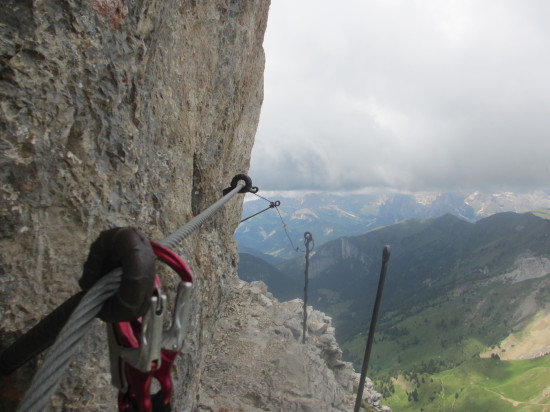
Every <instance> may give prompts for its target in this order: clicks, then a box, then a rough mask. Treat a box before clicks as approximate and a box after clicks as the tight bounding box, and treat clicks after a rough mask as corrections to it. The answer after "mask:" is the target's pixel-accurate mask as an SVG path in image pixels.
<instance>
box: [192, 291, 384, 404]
mask: <svg viewBox="0 0 550 412" xmlns="http://www.w3.org/2000/svg"><path fill="white" fill-rule="evenodd" d="M258 283H259V282H253V283H252V284H248V283H246V282H243V281H238V282H237V283H236V285H235V287H234V288H233V291H232V294H231V299H230V300H229V303H228V305H227V307H226V310H225V312H224V314H223V321H222V322H220V323H219V324H218V327H217V328H216V332H215V333H214V335H213V336H212V348H215V351H213V352H209V353H208V355H207V356H206V367H205V369H204V373H203V375H202V376H201V388H200V392H199V402H198V404H199V410H201V411H218V410H231V411H233V410H235V411H308V412H309V411H327V412H329V411H333V412H337V411H350V410H353V406H354V403H355V394H354V387H356V386H357V384H358V382H359V379H358V374H357V373H355V370H354V369H353V366H352V365H351V363H348V362H344V361H342V351H341V349H340V348H339V346H338V344H337V342H336V338H335V336H334V328H333V327H332V326H331V322H332V320H331V318H330V317H328V316H326V315H325V314H323V313H321V312H319V311H316V310H314V309H313V308H311V307H308V331H307V342H306V344H305V345H304V344H302V324H301V322H302V307H303V302H302V301H301V300H299V299H296V300H292V301H289V302H279V301H277V300H276V299H274V298H273V297H272V296H269V295H268V294H266V293H265V292H264V290H265V286H263V287H259V286H258ZM258 295H261V296H263V298H258ZM266 299H267V300H269V301H270V303H269V304H267V303H266ZM235 324H238V325H239V327H232V325H235ZM298 326H299V327H298ZM364 399H365V401H366V402H368V403H369V404H370V405H371V407H372V408H373V410H379V409H380V408H381V407H380V406H379V405H380V403H379V401H380V399H381V395H380V394H378V393H377V392H376V391H374V389H373V387H372V382H371V381H370V380H367V385H365V391H364ZM376 404H377V405H376ZM380 410H381V409H380Z"/></svg>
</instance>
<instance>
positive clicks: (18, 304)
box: [0, 0, 269, 411]
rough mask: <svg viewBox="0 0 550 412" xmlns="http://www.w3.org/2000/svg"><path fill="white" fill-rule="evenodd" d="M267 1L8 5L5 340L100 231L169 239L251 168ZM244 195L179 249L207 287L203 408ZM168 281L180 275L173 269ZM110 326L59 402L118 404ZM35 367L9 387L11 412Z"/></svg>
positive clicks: (72, 280)
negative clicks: (136, 231) (132, 230)
mask: <svg viewBox="0 0 550 412" xmlns="http://www.w3.org/2000/svg"><path fill="white" fill-rule="evenodd" d="M268 8H269V1H265V0H232V1H229V2H228V1H225V0H214V1H207V2H199V1H191V0H150V1H139V0H138V1H124V0H90V1H79V0H67V1H58V0H4V1H2V6H1V10H2V11H1V12H0V165H1V167H0V312H1V313H2V315H1V316H0V350H1V349H2V347H6V346H7V345H9V344H10V343H11V342H13V341H14V340H15V339H16V338H17V337H18V336H19V335H20V334H21V333H23V332H24V331H26V330H28V329H29V328H30V327H31V326H33V325H34V324H35V323H36V322H37V321H38V320H40V319H41V318H43V317H44V316H45V315H46V314H48V313H49V312H50V311H51V310H52V309H54V308H55V307H56V306H58V305H59V304H60V303H61V302H63V301H64V300H65V299H66V298H68V297H69V296H70V295H72V294H74V293H76V292H77V291H78V285H77V279H78V278H79V277H80V274H81V270H82V269H81V268H82V264H83V262H84V259H85V257H86V254H87V250H88V247H89V245H90V244H91V242H92V241H93V240H94V239H95V238H96V237H97V235H98V234H99V233H100V231H102V230H104V229H107V228H110V227H113V226H121V225H131V226H136V227H139V228H140V229H141V230H143V231H144V232H145V233H146V234H147V235H148V236H149V237H150V238H151V239H152V240H160V239H162V238H163V237H165V236H166V235H168V234H169V233H170V232H171V231H173V230H174V229H176V228H177V227H179V226H181V225H182V224H183V223H185V222H187V221H188V220H189V219H191V218H192V217H193V215H196V214H198V213H199V212H200V211H202V210H204V209H205V208H206V207H207V206H209V205H210V204H211V203H213V202H214V201H215V200H217V199H218V198H219V197H220V196H221V191H222V189H224V188H225V187H227V186H228V185H229V183H230V182H231V179H232V177H233V176H234V175H235V174H237V173H244V172H246V171H247V170H248V167H249V160H250V152H251V148H252V144H253V140H254V134H255V131H256V127H257V124H258V119H259V113H260V107H261V103H262V99H263V69H264V52H263V48H262V43H263V35H264V31H265V27H266V24H267V13H268ZM241 207H242V200H232V201H231V202H230V204H228V205H227V206H226V207H225V208H224V210H223V211H221V212H220V213H219V214H218V215H216V216H215V217H214V218H213V219H212V220H210V221H209V222H207V223H206V224H205V225H204V226H203V227H202V228H201V229H200V230H199V231H198V232H196V233H195V234H193V235H192V236H191V238H189V239H188V240H187V241H186V242H185V244H184V245H182V246H181V247H180V248H179V249H178V250H177V252H178V253H180V254H181V255H182V256H184V257H185V259H186V260H187V262H188V263H189V265H190V266H191V268H192V269H193V271H194V275H195V280H196V284H197V295H196V297H195V305H194V308H195V309H194V313H193V327H192V330H191V333H190V336H189V339H188V345H187V347H186V353H185V354H184V355H182V356H181V358H180V360H179V362H178V364H177V367H176V370H175V371H174V377H175V386H176V387H175V392H176V394H177V397H176V398H175V399H174V401H175V410H178V411H181V410H191V409H192V408H193V405H194V401H195V397H194V394H195V393H196V392H197V391H198V385H199V376H200V370H201V363H202V358H203V356H204V353H205V352H206V351H208V344H209V338H210V335H211V334H212V331H213V329H214V325H215V322H216V320H217V318H218V314H219V313H220V311H221V309H222V308H223V306H224V303H225V301H226V299H227V292H226V291H227V284H228V283H229V282H231V281H232V280H233V279H235V278H236V269H235V268H236V264H237V260H238V255H237V253H236V245H235V242H234V240H233V238H232V234H233V232H234V230H235V228H236V226H237V224H238V221H239V218H240V214H241ZM164 282H165V289H167V290H168V291H171V290H173V289H174V284H175V281H174V280H173V279H172V280H169V279H168V277H167V276H166V277H165V278H164ZM103 329H104V327H103V326H102V325H100V324H99V321H98V323H97V324H96V325H95V326H94V327H93V328H92V330H90V332H89V333H88V334H87V337H86V338H85V339H84V342H82V344H81V345H80V347H79V349H78V353H77V355H76V356H75V358H74V360H73V363H72V365H71V367H70V369H69V371H68V372H67V374H66V375H65V376H64V378H63V380H62V382H61V386H60V388H59V390H58V391H57V393H56V395H55V396H54V397H53V399H52V402H51V409H52V410H65V411H109V410H116V390H115V389H114V388H113V387H111V385H110V383H109V380H110V378H109V373H108V361H107V350H106V341H105V333H104V330H103ZM34 369H35V364H30V365H28V366H26V367H25V368H23V369H22V370H20V371H19V372H18V373H16V374H13V375H12V376H9V377H8V378H6V379H5V380H4V379H3V381H2V384H3V385H2V386H3V388H5V390H2V391H0V398H1V399H0V410H11V409H13V408H14V405H15V404H16V403H17V400H18V399H19V398H20V397H21V395H22V393H23V392H24V390H25V388H26V385H28V381H29V376H30V375H31V374H32V373H33V371H34Z"/></svg>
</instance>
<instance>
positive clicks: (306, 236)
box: [302, 232, 313, 344]
mask: <svg viewBox="0 0 550 412" xmlns="http://www.w3.org/2000/svg"><path fill="white" fill-rule="evenodd" d="M312 242H313V236H312V235H311V233H309V232H306V233H304V244H305V245H306V270H305V273H304V275H305V284H304V325H303V326H304V329H303V332H302V344H305V343H306V331H307V285H308V283H309V274H308V271H309V252H310V251H311V249H313V247H311V249H310V248H309V244H310V243H312Z"/></svg>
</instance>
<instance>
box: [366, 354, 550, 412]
mask: <svg viewBox="0 0 550 412" xmlns="http://www.w3.org/2000/svg"><path fill="white" fill-rule="evenodd" d="M387 384H388V382H383V381H377V382H375V386H376V385H378V386H380V385H387ZM390 386H391V388H390V391H389V392H392V391H393V393H391V396H387V397H386V398H385V399H384V401H383V402H384V404H385V405H388V406H390V407H391V408H392V409H393V410H394V411H399V412H401V411H404V412H406V411H415V412H418V411H422V412H429V411H434V412H435V411H437V412H445V411H468V412H487V411H499V412H507V411H510V412H512V411H514V412H515V411H532V412H535V411H537V412H543V411H550V356H545V357H542V358H538V359H531V360H515V361H502V360H499V359H495V358H488V359H487V358H486V359H482V358H474V359H471V360H468V361H466V362H464V363H462V364H461V365H459V366H457V367H456V368H453V369H449V370H446V371H442V372H439V373H435V374H415V373H409V374H407V375H406V376H402V375H400V376H399V377H398V378H397V379H392V382H391V385H390Z"/></svg>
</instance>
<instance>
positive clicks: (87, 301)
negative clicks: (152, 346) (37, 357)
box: [17, 184, 245, 412]
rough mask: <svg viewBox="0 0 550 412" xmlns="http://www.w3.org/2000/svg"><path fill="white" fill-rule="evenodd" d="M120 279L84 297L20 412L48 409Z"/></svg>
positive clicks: (182, 233)
mask: <svg viewBox="0 0 550 412" xmlns="http://www.w3.org/2000/svg"><path fill="white" fill-rule="evenodd" d="M244 187H245V185H244V184H238V185H237V186H236V187H235V188H234V189H232V190H231V192H229V193H228V194H227V195H225V196H224V197H222V198H221V199H220V200H218V201H217V202H215V203H214V204H213V205H211V206H210V207H209V208H207V209H206V210H205V211H203V212H202V213H200V214H199V215H197V216H196V217H195V218H194V219H193V220H191V221H189V222H187V223H186V224H185V225H183V226H181V227H180V228H179V229H177V230H176V231H175V232H174V233H172V234H171V235H169V236H167V237H166V238H165V239H163V240H162V241H161V242H159V243H160V244H161V245H162V246H165V247H168V248H174V247H175V246H176V245H177V244H178V243H180V242H181V241H182V240H183V239H185V238H186V237H187V236H189V235H190V234H191V233H192V232H193V231H194V230H196V229H197V228H198V227H199V226H200V225H201V224H202V223H203V222H204V221H205V220H206V219H208V218H209V217H210V216H212V214H214V213H215V212H216V211H218V210H219V209H220V208H221V207H222V206H223V205H224V204H225V203H227V202H228V201H229V200H230V199H231V198H233V197H234V196H235V195H236V194H237V193H239V192H240V191H241V190H242V189H243V188H244ZM121 278H122V269H120V268H118V269H115V270H113V271H111V272H109V273H108V274H107V275H105V276H103V277H102V278H101V279H100V280H98V281H97V282H96V283H95V284H94V285H93V287H92V288H91V289H90V290H88V292H87V293H86V294H85V295H84V297H83V298H82V300H81V301H80V304H79V305H78V306H77V307H76V308H75V310H74V312H73V313H72V315H71V317H70V318H69V320H68V321H67V323H66V324H65V326H64V327H63V329H61V331H60V332H59V335H58V336H57V339H56V340H55V343H54V344H53V345H52V347H51V349H50V350H49V351H48V353H47V355H46V357H45V358H44V362H43V363H42V365H41V366H40V368H39V369H38V371H37V372H36V373H35V375H34V377H33V379H32V381H31V384H30V386H29V388H28V389H27V391H26V393H25V396H24V398H23V400H22V401H21V403H20V404H19V406H18V408H17V412H36V411H44V410H45V409H46V407H47V404H48V402H49V400H50V398H51V396H52V395H53V393H54V392H55V390H56V389H57V387H58V386H59V383H60V381H61V377H62V376H63V373H64V372H65V370H66V369H67V367H68V366H69V362H70V358H71V356H72V355H73V353H74V352H75V351H76V348H77V344H78V343H79V342H80V340H81V339H82V338H83V337H84V335H85V333H86V332H87V331H88V330H89V328H90V324H91V322H92V321H93V320H94V319H95V317H96V316H97V314H98V313H99V311H100V310H101V308H102V307H103V303H104V302H105V301H106V300H107V299H109V298H110V297H111V296H113V295H114V294H115V292H116V291H117V290H118V288H119V286H120V282H121Z"/></svg>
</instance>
